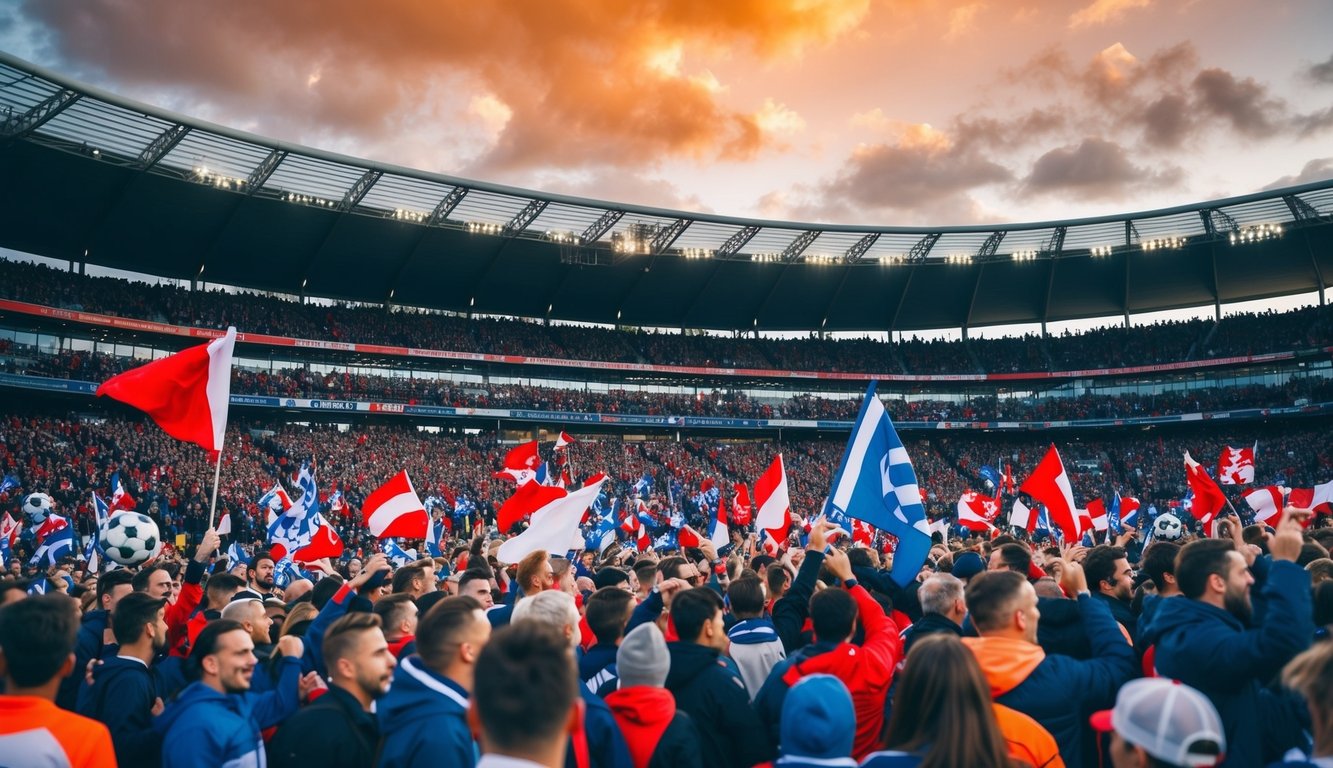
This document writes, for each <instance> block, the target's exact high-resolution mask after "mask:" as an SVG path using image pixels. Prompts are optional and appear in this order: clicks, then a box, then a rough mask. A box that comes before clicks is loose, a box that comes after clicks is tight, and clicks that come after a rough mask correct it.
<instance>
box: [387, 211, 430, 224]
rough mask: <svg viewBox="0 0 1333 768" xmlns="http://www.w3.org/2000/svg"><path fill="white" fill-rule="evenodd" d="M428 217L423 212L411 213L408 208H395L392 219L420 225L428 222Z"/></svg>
mask: <svg viewBox="0 0 1333 768" xmlns="http://www.w3.org/2000/svg"><path fill="white" fill-rule="evenodd" d="M427 215H428V214H425V213H422V212H421V211H411V210H408V209H406V208H394V209H393V215H392V217H391V218H394V219H397V220H398V221H410V222H412V223H414V224H420V223H421V222H423V221H425V220H426V216H427Z"/></svg>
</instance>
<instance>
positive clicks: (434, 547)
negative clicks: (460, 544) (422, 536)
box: [426, 519, 444, 557]
mask: <svg viewBox="0 0 1333 768" xmlns="http://www.w3.org/2000/svg"><path fill="white" fill-rule="evenodd" d="M443 528H444V521H443V520H435V519H430V520H428V521H427V522H426V554H428V555H430V556H431V557H443V556H444V553H443V552H441V551H440V535H441V534H442V533H443V531H442V530H441V529H443Z"/></svg>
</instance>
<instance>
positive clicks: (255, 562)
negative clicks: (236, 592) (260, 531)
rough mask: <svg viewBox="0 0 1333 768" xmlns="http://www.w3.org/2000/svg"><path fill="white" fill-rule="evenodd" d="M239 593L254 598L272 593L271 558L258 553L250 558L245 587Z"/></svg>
mask: <svg viewBox="0 0 1333 768" xmlns="http://www.w3.org/2000/svg"><path fill="white" fill-rule="evenodd" d="M241 594H243V595H246V596H248V597H253V598H254V599H256V600H263V599H264V598H266V597H271V596H272V595H273V558H271V557H269V556H268V555H264V554H259V555H255V556H254V557H253V558H252V559H251V560H250V570H249V571H247V572H246V582H245V589H243V590H241Z"/></svg>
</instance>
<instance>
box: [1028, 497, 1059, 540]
mask: <svg viewBox="0 0 1333 768" xmlns="http://www.w3.org/2000/svg"><path fill="white" fill-rule="evenodd" d="M1055 532H1056V529H1055V524H1054V523H1052V522H1051V510H1049V509H1047V508H1046V505H1045V504H1042V505H1041V512H1040V513H1038V515H1037V526H1036V528H1034V529H1033V533H1040V534H1043V535H1045V536H1051V535H1052V534H1053V533H1055Z"/></svg>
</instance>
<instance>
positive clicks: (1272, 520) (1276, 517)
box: [1241, 485, 1282, 526]
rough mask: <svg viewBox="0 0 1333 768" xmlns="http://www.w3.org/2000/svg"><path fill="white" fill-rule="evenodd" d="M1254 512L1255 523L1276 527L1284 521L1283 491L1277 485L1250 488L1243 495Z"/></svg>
mask: <svg viewBox="0 0 1333 768" xmlns="http://www.w3.org/2000/svg"><path fill="white" fill-rule="evenodd" d="M1241 495H1242V496H1244V497H1245V503H1246V504H1249V505H1250V509H1252V510H1254V521H1255V522H1256V523H1263V524H1264V525H1271V526H1276V525H1277V524H1278V522H1279V521H1280V520H1281V519H1282V489H1281V488H1279V487H1278V486H1276V485H1266V486H1263V487H1262V488H1250V489H1249V490H1247V491H1245V492H1244V493H1242V494H1241Z"/></svg>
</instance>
